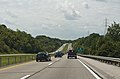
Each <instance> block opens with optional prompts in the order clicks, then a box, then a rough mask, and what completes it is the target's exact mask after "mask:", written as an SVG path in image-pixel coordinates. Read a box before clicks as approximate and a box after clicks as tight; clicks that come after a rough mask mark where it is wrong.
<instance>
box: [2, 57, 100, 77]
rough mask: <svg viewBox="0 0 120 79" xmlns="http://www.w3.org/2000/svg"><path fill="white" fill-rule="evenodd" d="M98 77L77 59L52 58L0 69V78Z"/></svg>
mask: <svg viewBox="0 0 120 79" xmlns="http://www.w3.org/2000/svg"><path fill="white" fill-rule="evenodd" d="M26 78H27V79H99V78H96V77H95V75H94V73H92V72H90V71H89V70H88V69H87V68H86V67H85V66H84V65H83V64H82V63H81V61H80V60H79V59H67V57H66V56H64V57H62V58H52V61H51V62H35V61H32V62H28V63H24V64H20V65H15V66H11V67H8V68H3V69H0V79H26Z"/></svg>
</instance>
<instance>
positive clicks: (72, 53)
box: [67, 50, 77, 59]
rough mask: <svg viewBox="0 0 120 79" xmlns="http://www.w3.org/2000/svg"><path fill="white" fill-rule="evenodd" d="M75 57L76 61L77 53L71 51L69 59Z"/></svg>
mask: <svg viewBox="0 0 120 79" xmlns="http://www.w3.org/2000/svg"><path fill="white" fill-rule="evenodd" d="M73 57H74V58H75V59H77V53H75V52H73V50H69V51H68V56H67V58H68V59H69V58H73Z"/></svg>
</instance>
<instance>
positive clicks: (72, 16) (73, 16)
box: [57, 0, 81, 20]
mask: <svg viewBox="0 0 120 79" xmlns="http://www.w3.org/2000/svg"><path fill="white" fill-rule="evenodd" d="M57 9H58V10H60V11H61V12H62V13H63V15H64V17H65V19H66V20H78V19H79V18H80V17H81V16H80V12H79V11H78V10H76V9H75V6H74V5H73V4H72V3H71V2H68V1H67V0H66V1H65V2H64V3H62V4H60V5H59V6H58V8H57Z"/></svg>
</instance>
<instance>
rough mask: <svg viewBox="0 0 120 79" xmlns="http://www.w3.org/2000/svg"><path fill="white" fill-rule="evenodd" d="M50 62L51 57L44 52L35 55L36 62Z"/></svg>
mask: <svg viewBox="0 0 120 79" xmlns="http://www.w3.org/2000/svg"><path fill="white" fill-rule="evenodd" d="M43 60H44V61H51V56H50V55H49V54H48V53H46V52H39V53H38V54H37V55H36V62H38V61H43Z"/></svg>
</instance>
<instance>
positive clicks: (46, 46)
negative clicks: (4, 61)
mask: <svg viewBox="0 0 120 79" xmlns="http://www.w3.org/2000/svg"><path fill="white" fill-rule="evenodd" d="M65 42H66V41H65V40H60V39H56V38H50V37H46V36H36V37H35V38H34V37H32V36H31V35H30V34H27V33H26V32H24V31H20V30H17V31H13V30H11V29H9V28H7V27H6V26H5V25H0V54H6V53H7V54H9V53H36V52H39V51H47V52H51V51H55V50H56V49H58V48H59V47H60V46H61V45H62V44H63V43H65Z"/></svg>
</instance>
